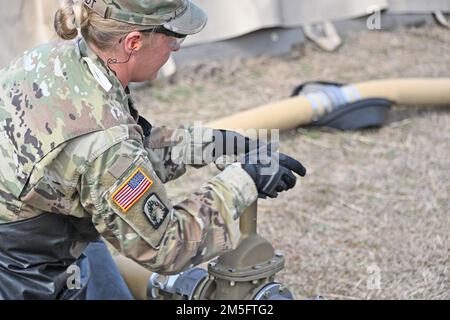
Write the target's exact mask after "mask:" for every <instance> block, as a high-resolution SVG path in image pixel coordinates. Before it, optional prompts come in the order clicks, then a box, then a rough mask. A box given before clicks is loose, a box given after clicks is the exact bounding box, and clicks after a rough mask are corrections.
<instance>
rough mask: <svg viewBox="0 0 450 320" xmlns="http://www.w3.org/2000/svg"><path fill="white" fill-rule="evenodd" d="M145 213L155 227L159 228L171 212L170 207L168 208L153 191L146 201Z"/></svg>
mask: <svg viewBox="0 0 450 320" xmlns="http://www.w3.org/2000/svg"><path fill="white" fill-rule="evenodd" d="M144 213H145V215H146V216H147V218H148V220H149V221H150V223H151V224H152V226H153V228H155V229H159V227H160V226H161V224H162V223H163V222H164V220H165V219H166V217H167V215H168V214H169V209H167V207H166V206H165V205H164V204H163V202H162V201H161V199H159V197H158V196H157V195H156V194H155V193H152V194H151V195H150V196H149V197H148V198H147V201H145V203H144Z"/></svg>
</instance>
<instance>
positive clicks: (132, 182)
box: [112, 168, 153, 212]
mask: <svg viewBox="0 0 450 320" xmlns="http://www.w3.org/2000/svg"><path fill="white" fill-rule="evenodd" d="M152 184H153V181H152V180H151V179H150V178H149V177H147V175H146V174H145V173H144V172H143V171H142V170H141V168H138V169H137V170H136V171H135V172H134V173H133V174H132V175H131V177H130V178H129V179H128V180H127V181H125V183H124V184H122V185H121V186H120V187H119V189H118V190H117V191H116V192H114V194H113V195H112V199H113V201H114V202H115V203H116V204H117V205H118V206H119V207H120V208H121V209H122V210H123V211H124V212H127V211H128V210H129V209H130V208H131V207H132V206H133V205H134V204H135V203H136V202H138V201H139V199H140V198H141V197H142V196H143V195H144V193H145V192H146V191H147V190H148V189H149V188H150V187H151V186H152Z"/></svg>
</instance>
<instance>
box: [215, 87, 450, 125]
mask: <svg viewBox="0 0 450 320" xmlns="http://www.w3.org/2000/svg"><path fill="white" fill-rule="evenodd" d="M342 90H343V94H345V95H346V96H347V97H348V99H349V102H354V101H357V100H360V99H367V98H384V99H387V100H390V101H392V102H394V104H400V105H421V106H450V78H411V79H390V80H375V81H368V82H362V83H358V84H353V85H348V86H344V87H343V88H342ZM319 98H320V97H317V96H314V94H312V95H301V96H298V97H294V98H290V99H286V100H282V101H279V102H274V103H271V104H267V105H263V106H260V107H257V108H255V109H251V110H248V111H244V112H241V113H237V114H235V115H232V116H228V117H225V118H222V119H219V120H216V121H213V122H210V123H208V124H207V125H206V127H210V128H217V129H229V130H237V131H242V130H247V129H280V130H289V129H293V128H296V127H298V126H301V125H306V124H309V123H311V122H312V121H313V120H315V119H317V118H320V117H321V116H323V115H325V114H326V109H327V108H326V105H324V104H326V102H325V103H324V102H323V99H322V100H321V99H319Z"/></svg>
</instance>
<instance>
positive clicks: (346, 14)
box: [186, 0, 388, 45]
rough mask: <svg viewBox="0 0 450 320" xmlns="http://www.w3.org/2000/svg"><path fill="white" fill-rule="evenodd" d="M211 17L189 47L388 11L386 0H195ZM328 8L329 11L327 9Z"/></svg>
mask: <svg viewBox="0 0 450 320" xmlns="http://www.w3.org/2000/svg"><path fill="white" fill-rule="evenodd" d="M194 1H195V2H196V3H197V4H198V5H199V6H200V7H202V8H203V9H204V10H205V11H206V13H207V14H208V24H207V25H206V28H205V29H204V30H203V31H202V32H201V33H199V34H197V35H194V36H191V37H188V39H187V40H186V45H194V44H200V43H207V42H212V41H219V40H225V39H230V38H235V37H238V36H241V35H243V34H246V33H249V32H252V31H255V30H258V29H263V28H269V27H293V26H300V25H304V24H309V23H314V22H321V21H325V20H344V19H349V18H355V17H360V16H364V15H367V13H368V12H367V10H368V8H369V7H371V6H377V7H379V8H381V9H384V8H387V6H388V3H387V1H386V0H316V1H309V0H258V1H254V0H216V1H210V0H194ZM324 8H326V10H324Z"/></svg>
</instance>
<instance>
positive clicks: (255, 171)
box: [242, 145, 306, 199]
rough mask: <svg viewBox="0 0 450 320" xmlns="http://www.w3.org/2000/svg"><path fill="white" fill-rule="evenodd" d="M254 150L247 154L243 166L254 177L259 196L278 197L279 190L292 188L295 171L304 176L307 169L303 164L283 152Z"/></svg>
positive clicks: (295, 180) (294, 180) (295, 179)
mask: <svg viewBox="0 0 450 320" xmlns="http://www.w3.org/2000/svg"><path fill="white" fill-rule="evenodd" d="M258 151H259V150H254V151H252V152H250V153H248V154H246V155H245V157H244V160H243V161H242V168H243V169H244V170H245V171H246V172H247V173H248V174H249V175H250V177H252V179H253V181H254V182H255V184H256V188H257V189H258V193H259V197H260V198H263V199H265V198H266V197H269V198H276V197H277V196H278V193H279V192H283V191H287V190H289V189H292V188H293V187H294V186H295V184H296V182H297V178H296V176H295V175H294V173H293V172H295V173H297V174H298V175H300V176H302V177H304V176H305V175H306V169H305V167H303V165H302V164H301V163H300V162H298V161H297V160H295V159H294V158H291V157H289V156H288V155H285V154H283V153H278V152H274V153H272V152H271V151H270V145H268V148H266V150H264V151H267V152H264V151H263V152H258Z"/></svg>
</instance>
